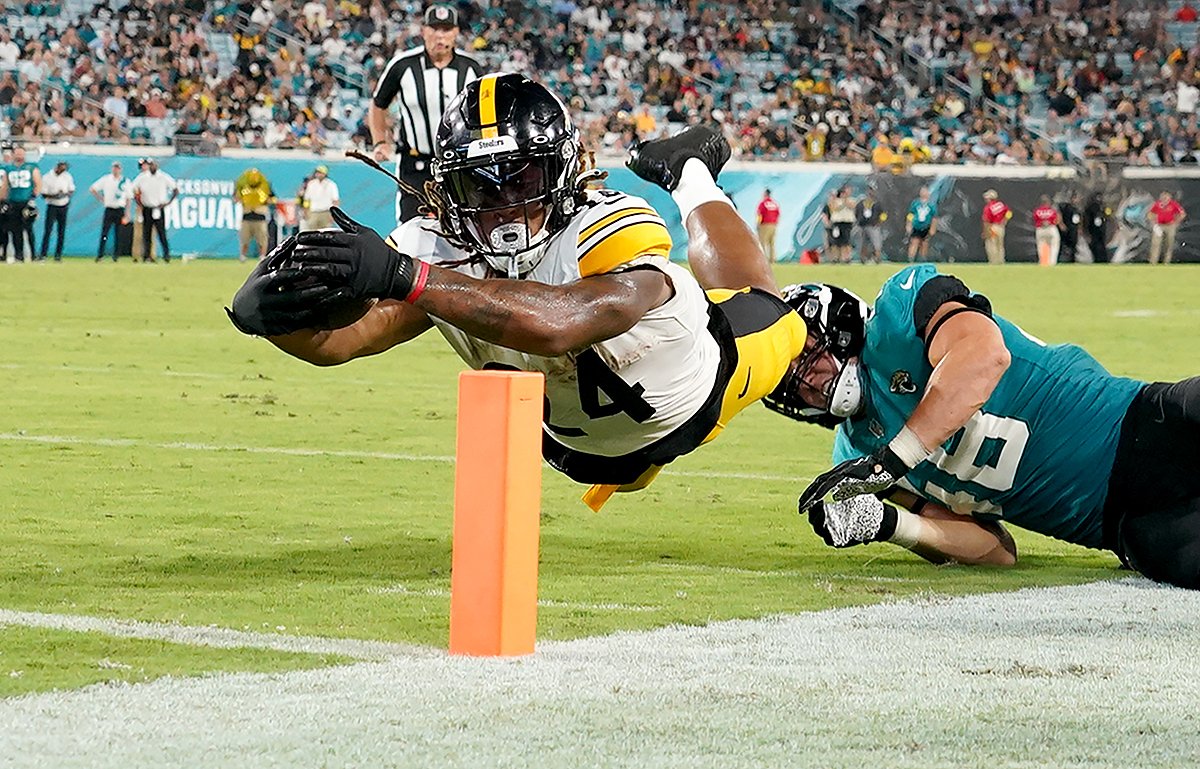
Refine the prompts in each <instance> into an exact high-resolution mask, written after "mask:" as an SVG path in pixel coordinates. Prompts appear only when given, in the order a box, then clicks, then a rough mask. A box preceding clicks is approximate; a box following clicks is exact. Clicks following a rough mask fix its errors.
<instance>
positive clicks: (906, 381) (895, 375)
mask: <svg viewBox="0 0 1200 769" xmlns="http://www.w3.org/2000/svg"><path fill="white" fill-rule="evenodd" d="M888 389H889V390H891V391H892V392H893V393H895V394H896V395H912V394H913V393H915V392H916V391H917V383H916V382H914V381H913V378H912V374H910V373H908V372H907V371H903V370H901V371H894V372H892V381H891V384H889V385H888Z"/></svg>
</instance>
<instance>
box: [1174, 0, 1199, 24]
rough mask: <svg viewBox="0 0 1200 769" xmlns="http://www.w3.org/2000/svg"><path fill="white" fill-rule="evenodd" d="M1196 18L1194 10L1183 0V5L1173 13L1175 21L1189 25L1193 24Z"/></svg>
mask: <svg viewBox="0 0 1200 769" xmlns="http://www.w3.org/2000/svg"><path fill="white" fill-rule="evenodd" d="M1196 18H1197V14H1196V8H1195V7H1194V6H1193V5H1192V4H1191V3H1190V2H1188V0H1183V5H1181V6H1179V10H1177V11H1175V21H1181V22H1184V23H1188V24H1190V23H1194V22H1195V21H1196Z"/></svg>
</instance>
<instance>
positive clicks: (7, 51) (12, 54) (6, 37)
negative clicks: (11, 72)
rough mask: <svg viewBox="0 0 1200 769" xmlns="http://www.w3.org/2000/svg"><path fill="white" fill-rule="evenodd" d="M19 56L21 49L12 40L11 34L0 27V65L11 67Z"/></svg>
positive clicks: (6, 67)
mask: <svg viewBox="0 0 1200 769" xmlns="http://www.w3.org/2000/svg"><path fill="white" fill-rule="evenodd" d="M19 58H21V49H20V47H18V46H17V44H16V43H14V42H13V39H12V35H10V34H9V33H8V30H6V29H0V67H3V68H5V69H13V68H15V67H16V66H17V59H19Z"/></svg>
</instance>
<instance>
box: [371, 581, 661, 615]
mask: <svg viewBox="0 0 1200 769" xmlns="http://www.w3.org/2000/svg"><path fill="white" fill-rule="evenodd" d="M367 592H370V593H375V594H377V595H416V596H421V597H424V598H449V597H450V591H449V590H445V589H442V588H422V589H420V590H414V589H413V588H410V587H409V586H408V585H403V584H400V583H397V584H395V585H388V586H387V587H376V588H371V589H370V590H368V591H367ZM537 603H538V606H544V607H547V608H551V609H578V610H582V611H617V612H633V613H641V612H650V611H662V607H661V606H650V605H646V604H636V603H586V602H582V601H555V600H553V599H550V598H539V599H538V602H537Z"/></svg>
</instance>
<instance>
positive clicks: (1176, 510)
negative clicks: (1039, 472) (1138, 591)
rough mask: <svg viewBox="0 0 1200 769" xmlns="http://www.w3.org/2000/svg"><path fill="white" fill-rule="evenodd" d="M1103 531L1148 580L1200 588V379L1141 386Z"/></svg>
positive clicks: (1124, 430) (1125, 426) (1126, 426)
mask: <svg viewBox="0 0 1200 769" xmlns="http://www.w3.org/2000/svg"><path fill="white" fill-rule="evenodd" d="M1105 534H1106V539H1107V540H1108V542H1109V546H1110V547H1112V549H1113V550H1115V551H1116V553H1117V555H1119V556H1121V558H1122V559H1123V560H1124V561H1125V562H1126V563H1127V564H1129V565H1130V566H1132V567H1133V568H1134V569H1137V570H1138V571H1139V572H1141V573H1142V574H1144V575H1146V576H1147V577H1149V578H1150V579H1153V580H1155V581H1158V582H1168V583H1170V584H1172V585H1178V586H1179V587H1186V588H1191V589H1200V377H1194V378H1192V379H1185V380H1183V381H1182V382H1173V383H1165V382H1157V383H1154V384H1149V385H1146V387H1145V388H1143V389H1142V391H1141V392H1140V393H1138V395H1137V397H1136V398H1134V400H1133V403H1132V404H1130V406H1129V411H1128V412H1126V415H1125V420H1124V422H1123V423H1122V425H1121V438H1120V441H1119V443H1118V445H1117V458H1116V461H1115V462H1114V464H1113V473H1112V477H1111V478H1110V480H1109V485H1108V501H1107V503H1106V504H1105Z"/></svg>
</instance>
